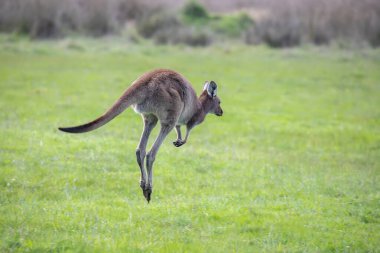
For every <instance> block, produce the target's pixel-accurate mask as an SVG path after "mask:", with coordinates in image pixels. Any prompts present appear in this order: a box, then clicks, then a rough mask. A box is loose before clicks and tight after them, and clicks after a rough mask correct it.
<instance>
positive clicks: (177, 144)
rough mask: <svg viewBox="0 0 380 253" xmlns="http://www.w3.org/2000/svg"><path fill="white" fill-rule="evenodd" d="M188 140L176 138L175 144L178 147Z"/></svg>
mask: <svg viewBox="0 0 380 253" xmlns="http://www.w3.org/2000/svg"><path fill="white" fill-rule="evenodd" d="M185 143H186V142H185V141H183V140H176V141H173V145H174V146H176V147H177V148H178V147H181V146H182V145H183V144H185Z"/></svg>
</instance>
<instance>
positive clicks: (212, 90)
mask: <svg viewBox="0 0 380 253" xmlns="http://www.w3.org/2000/svg"><path fill="white" fill-rule="evenodd" d="M217 88H218V87H217V85H216V83H215V82H214V81H211V82H206V83H205V86H204V88H203V89H204V90H206V91H207V94H208V95H209V96H210V97H216V90H217Z"/></svg>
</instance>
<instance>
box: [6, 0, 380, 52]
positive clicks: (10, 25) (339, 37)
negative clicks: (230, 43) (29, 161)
mask: <svg viewBox="0 0 380 253" xmlns="http://www.w3.org/2000/svg"><path fill="white" fill-rule="evenodd" d="M186 2H187V1H186V0H180V1H175V0H159V1H154V2H153V1H148V0H108V1H104V0H0V31H2V32H17V33H22V34H28V35H29V36H31V37H33V38H50V37H60V36H66V35H68V34H71V33H81V34H86V35H91V36H101V35H105V34H110V33H119V32H120V31H122V30H123V29H126V27H127V26H126V23H127V22H129V21H132V20H133V22H132V23H134V24H137V27H138V31H139V32H140V34H142V35H143V36H145V37H155V38H156V40H157V41H158V42H160V41H161V42H169V43H177V41H181V43H182V42H184V41H185V42H186V40H188V39H189V40H190V39H191V38H194V36H192V35H193V33H195V32H197V33H199V30H197V29H193V28H191V27H183V26H181V25H179V24H178V22H177V21H178V16H179V13H180V9H181V8H182V7H183V5H184V3H186ZM199 2H200V3H202V4H203V5H204V6H205V7H206V8H207V10H208V11H210V12H214V13H216V12H218V13H220V12H222V13H233V12H240V11H244V12H246V13H248V14H249V15H250V16H251V17H252V18H253V19H254V20H255V22H254V25H253V26H252V27H251V29H249V30H248V32H247V33H246V34H245V36H244V39H245V42H246V43H248V44H256V43H266V44H268V45H270V46H273V47H287V46H296V45H299V44H301V43H305V42H306V43H314V44H329V43H331V42H338V43H340V44H349V45H371V46H374V47H376V46H379V45H380V1H379V0H360V1H357V0H318V1H316V0H200V1H199ZM162 10H165V11H162ZM168 13H169V17H168V16H167V15H168ZM160 15H161V16H163V17H159V16H160ZM152 16H154V17H156V18H157V19H159V21H160V22H161V21H162V22H161V23H159V24H157V25H155V24H152V21H151V19H152ZM149 23H150V24H149ZM147 24H148V25H147ZM149 29H150V30H149ZM152 29H153V30H154V29H157V30H154V31H153V30H152ZM206 30H207V29H204V31H203V32H202V33H201V34H198V35H199V36H198V35H197V34H196V36H195V37H197V36H198V37H199V38H201V40H203V39H205V43H204V44H205V45H206V44H209V42H210V41H211V40H212V38H211V37H210V36H213V35H212V34H211V33H207V31H206ZM205 31H206V32H205ZM147 34H149V35H148V36H147ZM153 34H155V36H151V35H153ZM202 34H203V35H202ZM170 36H172V38H171V37H170ZM179 36H181V38H179ZM202 36H203V37H202ZM213 40H215V38H214V39H213ZM206 41H207V42H206ZM190 44H192V43H190Z"/></svg>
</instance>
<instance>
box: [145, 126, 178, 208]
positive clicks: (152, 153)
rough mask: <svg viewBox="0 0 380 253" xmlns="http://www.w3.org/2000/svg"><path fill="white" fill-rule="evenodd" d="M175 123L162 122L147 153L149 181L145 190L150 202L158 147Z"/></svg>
mask: <svg viewBox="0 0 380 253" xmlns="http://www.w3.org/2000/svg"><path fill="white" fill-rule="evenodd" d="M174 125H175V123H173V124H166V123H164V124H163V123H161V130H160V133H159V134H158V137H157V139H156V140H155V142H154V144H153V146H152V148H151V150H150V151H149V152H148V154H147V155H146V167H147V171H148V182H147V184H146V186H145V190H144V197H145V198H146V200H147V201H148V202H149V201H150V195H151V194H152V187H153V162H154V160H155V159H156V154H157V151H158V149H159V148H160V146H161V144H162V142H163V141H164V139H165V138H166V136H167V135H168V133H169V132H170V131H171V130H172V129H173V128H174Z"/></svg>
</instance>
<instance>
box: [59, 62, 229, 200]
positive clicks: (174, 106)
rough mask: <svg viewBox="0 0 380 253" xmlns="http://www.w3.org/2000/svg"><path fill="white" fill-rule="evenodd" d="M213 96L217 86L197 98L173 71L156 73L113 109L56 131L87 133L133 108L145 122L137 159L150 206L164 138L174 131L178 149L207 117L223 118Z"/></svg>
mask: <svg viewBox="0 0 380 253" xmlns="http://www.w3.org/2000/svg"><path fill="white" fill-rule="evenodd" d="M216 92H217V85H216V83H215V82H214V81H210V82H208V81H207V82H206V83H205V85H204V88H203V92H202V94H201V95H200V96H199V98H198V97H197V96H196V93H195V91H194V89H193V87H192V86H191V84H190V83H189V82H188V81H187V80H186V79H185V78H184V77H183V76H182V75H180V74H179V73H177V72H175V71H172V70H167V69H158V70H154V71H151V72H147V73H145V74H144V75H142V76H141V77H139V78H138V79H137V80H135V81H134V82H133V83H132V84H131V86H130V87H129V88H128V89H127V90H126V91H125V92H124V94H123V95H122V96H121V97H120V98H119V99H118V100H117V101H116V102H115V103H114V105H113V106H112V107H111V108H110V109H109V110H108V111H106V112H105V113H104V114H103V115H102V116H100V117H99V118H97V119H95V120H93V121H91V122H89V123H87V124H83V125H79V126H74V127H59V130H61V131H64V132H68V133H84V132H89V131H92V130H95V129H97V128H99V127H101V126H103V125H104V124H106V123H107V122H109V121H111V120H112V119H113V118H115V117H116V116H118V115H119V114H120V113H122V112H123V111H124V110H125V109H126V108H128V107H129V106H131V107H133V109H134V110H135V112H137V113H139V114H141V116H142V119H143V121H144V129H143V132H142V135H141V138H140V143H139V144H138V146H137V149H136V158H137V163H138V165H139V167H140V171H141V178H140V187H141V189H142V191H143V195H144V197H145V198H146V200H147V201H148V203H149V201H150V199H151V194H152V187H153V163H154V160H155V158H156V154H157V152H158V149H159V148H160V146H161V144H162V142H163V141H164V139H165V137H166V136H167V135H168V134H169V132H170V131H171V130H172V129H173V128H175V129H176V132H177V140H176V141H174V142H173V145H174V146H176V147H180V146H182V145H183V144H185V143H186V142H187V140H188V138H189V134H190V131H191V129H193V128H194V127H195V126H196V125H198V124H200V123H202V122H203V120H204V119H205V117H206V114H208V113H212V114H215V115H217V116H222V114H223V110H222V108H221V107H220V99H219V98H218V97H217V95H216ZM158 121H160V125H161V129H160V132H159V135H158V137H157V138H156V140H155V142H154V143H153V146H152V148H151V149H150V151H149V152H148V153H146V146H147V143H148V138H149V135H150V133H151V132H152V129H153V128H154V127H155V126H156V124H157V122H158ZM181 125H186V135H185V138H184V139H182V134H181ZM145 158H146V170H145V167H144V160H145Z"/></svg>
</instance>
